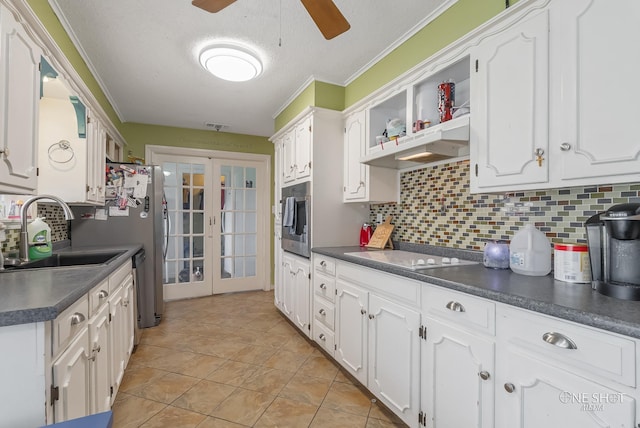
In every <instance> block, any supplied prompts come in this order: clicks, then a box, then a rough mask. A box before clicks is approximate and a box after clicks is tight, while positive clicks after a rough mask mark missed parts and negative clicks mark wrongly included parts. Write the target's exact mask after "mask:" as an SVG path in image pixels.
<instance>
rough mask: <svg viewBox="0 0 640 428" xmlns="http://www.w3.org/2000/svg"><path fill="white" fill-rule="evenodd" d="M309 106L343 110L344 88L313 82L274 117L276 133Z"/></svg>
mask: <svg viewBox="0 0 640 428" xmlns="http://www.w3.org/2000/svg"><path fill="white" fill-rule="evenodd" d="M309 106H314V107H322V108H327V109H331V110H338V111H342V110H344V87H343V86H339V85H333V84H331V83H326V82H320V81H318V80H314V81H313V82H311V83H310V84H309V86H307V87H306V88H304V90H303V91H302V92H301V93H300V95H298V96H297V97H296V98H295V99H294V100H293V101H292V102H291V104H289V105H288V106H287V107H286V108H285V109H284V110H283V111H282V112H281V113H280V114H279V115H278V116H277V117H276V120H275V129H276V131H277V130H279V129H282V128H283V127H284V126H285V125H286V124H287V123H289V122H290V121H291V120H292V119H293V118H294V117H296V116H297V115H298V114H299V113H300V112H301V111H302V110H304V109H305V108H307V107H309Z"/></svg>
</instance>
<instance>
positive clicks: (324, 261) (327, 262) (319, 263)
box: [313, 255, 336, 276]
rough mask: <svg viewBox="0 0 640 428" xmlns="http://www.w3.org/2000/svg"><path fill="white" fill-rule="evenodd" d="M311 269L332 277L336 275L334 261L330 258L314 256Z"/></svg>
mask: <svg viewBox="0 0 640 428" xmlns="http://www.w3.org/2000/svg"><path fill="white" fill-rule="evenodd" d="M313 268H314V270H315V271H316V272H322V273H324V274H327V275H331V276H333V275H335V274H336V261H335V260H334V259H332V258H331V257H326V256H318V255H316V256H314V257H313Z"/></svg>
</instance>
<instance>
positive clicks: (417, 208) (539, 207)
mask: <svg viewBox="0 0 640 428" xmlns="http://www.w3.org/2000/svg"><path fill="white" fill-rule="evenodd" d="M626 202H640V183H632V184H616V185H600V186H587V187H571V188H566V189H550V190H544V191H527V192H516V193H510V194H505V195H495V194H491V195H488V194H470V193H469V161H468V160H465V161H460V162H453V163H448V164H443V165H436V166H429V167H425V168H422V169H417V170H413V171H407V172H404V173H402V174H401V176H400V203H399V204H398V203H387V204H378V205H372V206H371V210H370V214H371V221H372V222H374V221H375V219H376V216H377V214H382V217H383V219H384V218H386V217H387V216H388V215H391V216H393V219H392V221H391V223H392V224H393V225H394V226H395V228H394V231H393V235H392V237H391V238H392V239H393V240H394V241H399V242H408V243H412V244H429V245H437V246H444V247H451V248H460V249H466V250H478V251H481V250H482V249H483V247H484V243H485V242H487V241H489V240H496V239H499V240H511V238H513V236H514V234H515V233H516V232H517V231H518V230H520V228H521V227H522V226H524V225H525V224H527V223H532V224H534V225H535V226H536V227H537V228H538V229H540V230H541V231H543V232H544V233H545V234H546V235H547V237H548V238H549V240H550V241H551V242H566V243H575V242H581V243H585V242H586V236H585V232H584V222H585V220H586V219H587V218H589V217H590V216H592V215H593V214H597V213H598V212H601V211H604V210H606V209H607V208H609V207H610V206H611V205H615V204H620V203H626Z"/></svg>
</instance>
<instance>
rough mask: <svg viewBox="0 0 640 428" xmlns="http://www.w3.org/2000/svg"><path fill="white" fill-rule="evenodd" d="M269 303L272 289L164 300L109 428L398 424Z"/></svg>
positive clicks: (132, 363)
mask: <svg viewBox="0 0 640 428" xmlns="http://www.w3.org/2000/svg"><path fill="white" fill-rule="evenodd" d="M372 398H373V397H372V396H371V395H370V394H369V393H368V392H367V391H365V390H363V389H362V388H361V387H359V386H357V385H356V384H355V383H354V382H352V381H351V380H350V379H349V378H348V377H347V376H346V375H345V374H344V373H343V372H342V371H341V370H340V369H339V367H338V366H337V365H336V364H335V363H334V362H333V361H331V360H330V359H329V358H328V357H326V356H325V355H324V354H323V353H322V352H321V351H319V350H318V349H317V348H316V347H315V346H314V345H313V344H312V343H311V342H309V341H307V340H306V339H305V338H304V337H303V336H302V335H301V334H299V333H298V330H296V329H295V328H294V327H293V326H292V325H291V324H289V323H288V322H287V321H286V320H285V319H284V317H283V316H282V315H281V314H280V312H278V310H277V309H275V307H274V305H273V293H272V292H264V291H257V292H247V293H235V294H225V295H218V296H213V297H205V298H200V299H193V300H183V301H176V302H169V303H167V304H166V313H165V316H164V319H163V321H162V322H161V323H160V325H159V326H157V327H154V328H150V329H145V330H143V334H142V339H141V341H140V345H138V347H137V350H136V352H135V353H134V354H133V355H132V357H131V360H130V362H129V366H128V367H127V370H126V371H125V375H124V379H123V382H122V385H121V386H120V391H119V392H118V396H117V398H116V401H115V403H114V406H113V412H114V425H113V426H114V428H133V427H141V428H160V427H167V428H169V427H170V428H191V427H198V428H232V427H293V428H299V427H331V428H337V427H367V428H374V427H375V428H378V427H381V428H382V427H404V426H406V425H404V424H403V423H402V422H401V421H399V420H398V419H397V418H396V417H395V416H394V415H392V414H390V413H389V412H388V410H386V409H384V408H383V407H382V406H380V405H379V404H378V403H376V402H375V401H372Z"/></svg>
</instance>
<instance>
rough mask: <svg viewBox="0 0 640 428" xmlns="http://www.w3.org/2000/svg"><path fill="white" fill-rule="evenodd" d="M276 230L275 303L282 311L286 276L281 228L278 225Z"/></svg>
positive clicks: (274, 256) (274, 253)
mask: <svg viewBox="0 0 640 428" xmlns="http://www.w3.org/2000/svg"><path fill="white" fill-rule="evenodd" d="M275 228H276V233H275V235H274V237H273V246H274V248H273V258H274V262H273V265H274V269H273V303H274V304H275V306H276V308H278V309H280V310H282V305H283V300H284V284H283V283H282V280H283V279H284V275H283V272H282V247H281V244H282V243H281V240H282V235H281V231H280V226H278V225H276V226H275Z"/></svg>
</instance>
